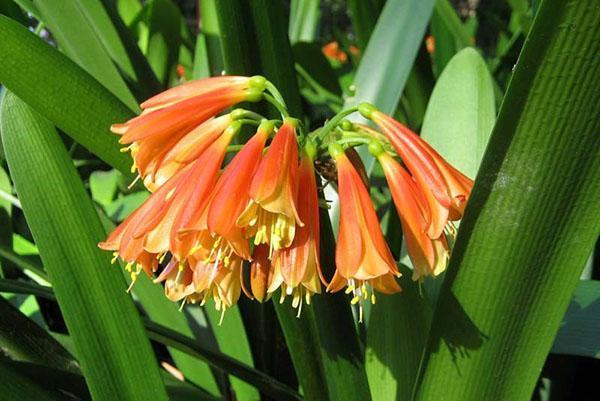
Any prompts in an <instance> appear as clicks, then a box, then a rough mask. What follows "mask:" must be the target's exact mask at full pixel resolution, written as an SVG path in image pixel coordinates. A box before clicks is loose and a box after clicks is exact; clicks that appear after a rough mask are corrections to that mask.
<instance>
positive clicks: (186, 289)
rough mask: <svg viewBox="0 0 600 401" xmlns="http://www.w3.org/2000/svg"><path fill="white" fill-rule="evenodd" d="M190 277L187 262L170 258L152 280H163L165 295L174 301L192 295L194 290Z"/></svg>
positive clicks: (191, 275) (190, 271)
mask: <svg viewBox="0 0 600 401" xmlns="http://www.w3.org/2000/svg"><path fill="white" fill-rule="evenodd" d="M192 278H193V271H192V270H191V269H190V266H189V264H188V263H187V262H185V261H184V262H179V261H177V260H175V259H171V260H170V261H169V263H167V265H166V266H165V268H164V269H163V271H162V272H161V273H160V275H159V276H158V277H157V278H156V279H155V280H154V282H155V283H162V282H164V283H165V296H166V297H167V298H168V299H169V300H171V301H175V302H176V301H181V300H182V299H187V298H188V297H193V296H194V292H195V291H194V284H193V282H192Z"/></svg>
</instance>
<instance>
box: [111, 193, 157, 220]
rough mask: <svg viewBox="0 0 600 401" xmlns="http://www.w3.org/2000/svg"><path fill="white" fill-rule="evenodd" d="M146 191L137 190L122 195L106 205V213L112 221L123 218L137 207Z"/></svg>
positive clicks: (144, 197)
mask: <svg viewBox="0 0 600 401" xmlns="http://www.w3.org/2000/svg"><path fill="white" fill-rule="evenodd" d="M148 196H149V195H148V192H146V191H139V192H134V193H132V194H129V195H123V196H120V197H118V198H117V199H115V200H114V201H112V202H111V203H109V204H108V205H106V207H105V210H106V214H108V215H109V216H110V219H111V220H112V221H114V222H120V221H123V220H125V218H126V217H127V216H129V215H130V214H131V213H132V212H133V211H134V210H135V209H137V208H138V207H139V206H140V205H141V204H142V203H144V201H145V200H146V199H148Z"/></svg>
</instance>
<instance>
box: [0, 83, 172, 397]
mask: <svg viewBox="0 0 600 401" xmlns="http://www.w3.org/2000/svg"><path fill="white" fill-rule="evenodd" d="M1 127H2V141H3V144H4V148H5V151H6V156H7V159H8V162H9V167H10V171H11V175H12V178H13V179H14V182H15V185H16V188H17V193H18V194H19V198H20V200H21V202H22V204H23V210H24V212H25V215H26V218H27V221H28V223H29V226H30V229H31V231H32V233H33V235H34V238H35V239H36V244H37V246H38V248H39V250H40V255H41V257H42V260H43V262H44V266H45V268H46V270H47V271H48V274H49V276H50V278H51V280H52V282H53V283H54V291H55V292H56V294H57V299H58V301H59V304H60V307H61V310H62V312H63V316H64V318H65V321H66V323H67V327H68V328H69V329H70V332H71V336H72V337H73V341H74V342H75V344H76V347H77V350H78V356H79V358H80V363H81V366H82V370H83V372H84V375H85V377H86V380H87V382H88V385H89V387H90V392H91V393H92V395H93V396H94V398H95V399H96V400H114V399H124V400H140V401H141V400H147V399H157V400H165V401H166V400H167V395H166V391H165V388H164V385H163V384H162V380H161V378H160V375H159V371H158V366H157V364H156V360H155V358H154V355H153V353H152V350H151V348H150V343H149V341H148V338H147V337H146V335H145V333H144V331H143V327H142V323H141V320H140V318H139V316H138V314H137V312H136V310H135V307H134V305H133V302H132V301H131V299H130V298H129V297H128V296H127V294H126V293H125V292H124V289H125V283H124V280H123V278H122V276H121V273H120V272H119V271H116V270H115V269H110V268H108V266H109V263H110V261H109V259H110V257H109V255H108V254H106V253H105V252H103V251H101V250H100V249H98V248H97V247H96V244H97V243H98V241H100V240H102V239H103V237H104V230H103V229H102V226H101V224H100V221H99V220H98V217H97V215H96V212H95V210H94V208H93V205H92V203H91V201H90V200H89V197H88V195H87V194H86V192H85V189H84V187H83V184H82V183H81V181H80V179H79V177H78V176H77V172H76V170H75V167H74V166H73V164H72V161H71V160H70V158H69V156H68V154H67V152H66V150H65V149H64V145H63V144H62V142H61V141H60V139H59V137H58V135H57V133H56V131H55V130H54V127H53V126H52V125H51V124H50V123H49V122H48V121H47V120H45V119H44V118H43V117H41V116H40V115H39V114H38V113H36V112H35V111H34V110H32V109H31V108H29V107H28V106H27V105H26V104H25V103H23V102H22V101H21V100H20V99H18V98H17V97H16V96H14V95H12V94H8V95H7V96H5V97H4V99H3V102H2V126H1ZM42 199H43V201H42ZM65 205H68V207H65ZM65 261H68V262H67V263H65ZM133 349H135V352H134V353H132V352H131V350H133ZM140 366H144V369H143V370H142V369H140Z"/></svg>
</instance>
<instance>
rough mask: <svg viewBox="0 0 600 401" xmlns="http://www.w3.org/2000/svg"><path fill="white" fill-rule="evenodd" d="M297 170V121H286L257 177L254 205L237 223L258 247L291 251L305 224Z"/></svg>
mask: <svg viewBox="0 0 600 401" xmlns="http://www.w3.org/2000/svg"><path fill="white" fill-rule="evenodd" d="M297 169H298V149H297V143H296V121H295V120H293V119H286V120H285V121H284V123H283V125H282V126H281V127H280V128H279V130H278V131H277V134H275V138H273V141H272V142H271V145H270V146H269V150H268V151H267V154H266V155H265V157H264V158H263V159H262V161H261V162H260V165H259V166H258V169H257V171H256V173H255V174H254V178H253V179H252V184H251V185H250V190H249V194H250V201H249V202H248V204H247V206H246V208H245V209H244V211H243V212H242V214H241V215H240V216H239V218H238V219H237V225H238V226H239V227H242V228H245V229H246V235H247V236H248V237H252V236H254V244H255V245H259V244H269V246H270V249H271V251H273V250H279V249H282V248H285V247H288V246H290V245H291V243H292V241H293V239H294V233H295V231H296V225H299V226H301V225H302V224H303V223H302V221H301V220H300V218H299V217H298V212H297V210H296V205H295V202H294V198H295V193H296V173H297Z"/></svg>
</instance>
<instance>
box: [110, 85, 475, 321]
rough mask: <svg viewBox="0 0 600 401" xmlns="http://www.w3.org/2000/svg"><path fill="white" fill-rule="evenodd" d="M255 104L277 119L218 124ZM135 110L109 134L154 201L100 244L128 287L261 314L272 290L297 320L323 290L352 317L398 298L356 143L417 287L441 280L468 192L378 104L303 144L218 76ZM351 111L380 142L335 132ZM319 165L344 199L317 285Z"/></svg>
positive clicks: (361, 133)
mask: <svg viewBox="0 0 600 401" xmlns="http://www.w3.org/2000/svg"><path fill="white" fill-rule="evenodd" d="M261 100H265V101H267V102H269V103H271V104H272V105H274V106H275V107H276V108H277V109H278V110H279V111H280V112H281V113H282V119H281V120H267V119H265V118H264V117H262V116H261V115H259V114H256V113H254V112H251V111H247V110H243V109H234V110H232V111H230V112H226V111H227V110H230V109H231V108H232V107H234V106H235V105H236V104H238V103H240V102H248V101H250V102H256V101H261ZM141 107H142V110H143V111H142V113H141V114H140V115H139V116H137V117H135V118H133V119H131V120H129V121H127V122H126V123H123V124H115V125H113V126H112V127H111V129H112V131H113V132H114V133H116V134H119V135H121V138H120V142H121V143H123V144H124V145H126V146H127V147H126V148H124V149H125V150H126V151H130V152H131V155H132V157H133V160H134V163H133V171H134V172H137V174H138V178H140V179H141V180H142V181H143V183H144V185H145V186H146V187H147V188H148V190H149V191H150V192H152V195H151V196H150V197H149V198H148V199H147V200H146V202H144V204H142V206H140V207H139V208H138V209H137V210H136V211H134V212H133V213H132V214H131V215H130V216H129V217H128V218H127V219H126V220H125V221H124V222H123V223H121V225H119V226H118V227H117V228H116V229H115V230H114V231H113V232H112V233H111V234H110V235H109V236H108V238H107V239H106V241H104V242H102V243H100V244H99V246H100V247H101V248H102V249H106V250H111V251H113V252H114V255H115V260H116V259H117V258H120V259H122V260H123V261H124V262H125V263H126V266H125V268H126V269H127V270H128V271H129V272H130V273H131V277H132V285H133V283H135V280H136V279H137V277H138V275H139V274H140V273H141V272H142V271H144V272H145V273H146V274H147V275H148V276H150V277H154V276H155V275H157V277H156V278H155V279H154V281H155V282H156V283H164V288H165V294H166V296H167V297H168V298H169V299H171V300H173V301H181V302H182V306H183V304H184V303H186V302H191V303H196V302H200V303H201V304H204V303H206V302H207V301H208V300H211V299H212V300H214V304H215V307H216V308H217V310H220V311H222V312H225V310H226V309H227V308H230V307H231V306H233V305H234V304H235V303H236V302H237V301H238V299H239V297H240V295H241V294H242V292H243V293H244V294H245V295H246V296H248V297H250V298H253V299H255V300H257V301H260V302H263V301H266V300H268V299H269V298H270V297H271V295H272V294H274V293H276V292H279V295H278V297H279V300H280V302H284V301H285V299H286V297H287V296H289V297H291V299H292V305H293V307H295V308H297V310H298V316H299V315H300V311H301V309H302V305H303V304H310V302H311V298H312V296H313V295H314V294H319V293H321V292H323V290H324V289H325V291H326V292H337V291H340V290H342V289H345V292H346V293H347V294H350V295H351V297H350V302H351V303H352V304H353V305H354V304H357V305H359V306H361V305H362V303H363V302H366V301H370V302H373V303H374V302H376V299H377V296H376V292H379V293H382V294H393V293H396V292H399V291H401V288H400V286H399V284H398V282H397V277H399V276H400V273H399V271H398V268H397V266H396V261H395V258H394V256H393V253H392V251H391V250H390V248H389V246H388V244H387V243H386V241H385V238H384V235H383V233H382V231H381V229H380V225H379V221H378V218H377V214H376V212H375V208H374V206H373V203H372V201H371V197H370V195H369V188H368V178H367V177H366V174H364V170H363V169H362V168H361V162H360V158H358V157H357V154H356V152H354V150H353V146H358V145H362V144H367V145H368V147H369V151H370V152H371V153H372V154H373V156H374V157H375V158H376V159H377V160H378V162H379V163H380V164H381V166H382V168H383V171H384V173H385V177H386V180H387V182H388V185H389V188H390V191H391V195H392V200H393V202H394V205H395V206H396V209H397V211H398V215H399V216H400V221H401V224H402V230H403V232H404V239H405V243H406V248H407V250H408V254H409V256H410V259H411V261H412V265H413V280H423V279H424V278H425V277H426V276H437V275H439V274H440V273H441V272H443V271H444V269H445V268H446V264H447V261H448V258H449V256H450V248H449V243H451V242H452V241H448V239H449V238H448V237H450V238H451V237H453V236H454V235H455V232H456V230H455V228H454V225H453V223H452V222H453V221H456V220H459V219H460V218H461V217H462V215H463V212H464V209H465V205H466V203H467V201H468V198H469V194H470V191H471V188H472V186H473V182H472V180H471V179H469V178H467V177H466V176H464V175H463V174H461V173H460V172H459V171H458V170H456V169H455V168H454V167H452V166H451V165H450V164H448V163H447V162H446V161H445V160H444V159H443V158H442V157H441V156H440V155H439V154H438V153H437V152H436V151H435V150H434V149H433V148H432V147H431V146H429V145H428V144H427V143H425V142H424V141H423V140H422V139H421V138H420V137H419V136H418V135H416V134H415V133H414V132H412V131H410V130H409V129H408V128H407V127H405V126H404V125H402V124H400V123H399V122H398V121H395V120H394V119H393V118H391V117H389V116H387V115H385V114H384V113H382V112H380V111H378V110H377V109H376V108H375V107H374V106H372V105H368V104H363V105H361V106H359V107H357V108H353V109H349V110H346V111H343V112H341V113H340V114H338V115H337V116H335V117H334V118H333V119H332V120H330V121H329V122H328V123H327V124H326V125H325V126H324V127H323V128H322V129H320V130H317V131H315V132H312V133H305V132H304V131H303V129H302V126H301V124H300V123H299V122H298V120H295V119H293V118H290V117H288V114H287V110H286V108H285V104H284V103H283V99H282V97H281V95H280V94H279V93H278V92H277V89H276V88H275V87H274V86H273V85H272V84H271V83H270V82H268V81H267V80H266V79H265V78H263V77H260V76H256V77H237V76H223V77H217V78H208V79H203V80H198V81H193V82H189V83H185V84H183V85H180V86H178V87H175V88H172V89H169V90H167V91H165V92H163V93H161V94H159V95H157V96H155V97H153V98H151V99H149V100H147V101H146V102H144V103H142V105H141ZM357 111H358V112H360V113H361V114H362V115H363V116H364V117H365V118H367V119H369V120H371V121H372V122H373V123H374V124H375V126H376V127H377V128H378V129H379V130H377V129H373V128H371V127H368V126H364V125H360V124H353V123H351V122H349V121H347V120H344V117H345V116H346V115H348V114H350V113H352V112H357ZM241 133H243V135H244V136H246V135H247V134H248V133H250V134H251V135H250V138H249V139H248V140H247V141H246V142H245V144H243V145H232V142H233V141H234V139H235V138H236V137H237V142H240V141H242V138H241V137H242V134H241ZM236 151H237V153H234V152H236ZM228 154H229V155H230V156H229V157H228V156H227V155H228ZM324 157H330V158H331V159H332V160H333V162H334V163H335V166H336V168H337V179H336V180H333V181H334V182H333V183H332V185H337V191H338V194H339V199H340V223H339V227H338V239H337V245H336V249H335V273H334V274H333V275H332V277H324V275H323V273H322V271H321V262H320V257H319V256H320V252H321V250H320V222H319V219H320V205H323V204H324V202H323V201H322V200H321V201H320V199H319V190H318V188H319V186H320V182H321V181H320V179H319V177H318V176H317V175H316V173H315V169H314V163H315V160H316V159H317V158H321V159H322V158H324ZM226 159H227V160H228V162H227V163H224V161H225V160H226ZM401 163H402V164H401ZM224 164H225V165H224ZM397 251H398V250H397ZM359 311H360V316H361V319H362V307H360V308H359Z"/></svg>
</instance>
